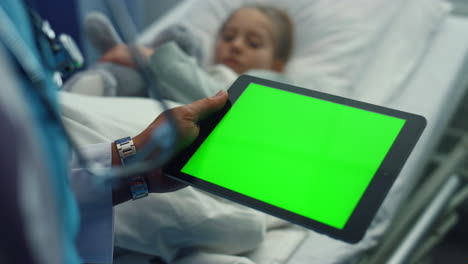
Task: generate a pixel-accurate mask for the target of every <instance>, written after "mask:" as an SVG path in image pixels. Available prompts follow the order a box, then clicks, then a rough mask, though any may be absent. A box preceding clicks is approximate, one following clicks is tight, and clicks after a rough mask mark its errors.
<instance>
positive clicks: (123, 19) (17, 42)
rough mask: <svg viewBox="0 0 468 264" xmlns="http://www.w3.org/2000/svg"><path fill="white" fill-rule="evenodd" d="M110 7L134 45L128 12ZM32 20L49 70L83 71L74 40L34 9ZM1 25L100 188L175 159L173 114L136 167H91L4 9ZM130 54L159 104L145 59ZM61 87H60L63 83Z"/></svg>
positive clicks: (2, 34) (138, 158)
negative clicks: (65, 124)
mask: <svg viewBox="0 0 468 264" xmlns="http://www.w3.org/2000/svg"><path fill="white" fill-rule="evenodd" d="M27 2H28V5H29V6H30V7H34V4H33V3H32V2H31V1H27ZM120 5H122V6H123V5H124V2H121V3H120ZM109 6H112V7H113V9H114V10H115V17H116V19H117V21H120V24H121V25H125V27H124V28H123V32H124V33H125V35H124V39H126V40H129V41H132V40H133V39H134V37H135V33H134V32H132V31H131V30H129V27H130V25H131V24H132V21H131V19H130V18H129V17H128V15H127V14H126V12H125V8H124V7H121V8H119V5H118V4H117V3H116V2H115V1H111V2H109ZM30 16H31V18H32V22H33V27H34V29H35V37H36V38H37V39H36V40H37V43H38V44H39V48H40V50H41V52H42V54H43V56H44V58H45V60H46V62H47V63H48V66H49V67H51V69H53V70H54V71H55V72H56V74H58V75H60V76H67V75H69V74H71V73H72V72H73V71H74V70H76V69H77V68H79V67H80V66H81V64H82V62H83V59H82V57H81V55H80V53H79V51H77V48H76V45H74V43H73V41H72V40H71V39H70V37H68V36H67V35H60V36H59V37H58V38H57V37H56V35H55V32H54V31H53V30H52V29H51V28H50V25H49V23H48V22H47V21H43V20H42V19H41V18H40V16H39V15H38V14H37V13H36V12H35V11H34V10H33V9H31V10H30ZM0 21H1V22H2V24H3V25H5V26H4V27H2V29H3V30H2V31H0V37H2V38H3V40H4V41H5V43H6V45H7V47H8V48H9V49H10V51H11V52H12V54H13V55H14V56H15V57H16V59H17V60H18V61H19V63H20V65H21V66H22V67H23V69H24V70H25V72H26V73H27V76H28V77H29V79H30V80H31V82H32V83H33V91H32V92H33V93H34V94H35V95H37V96H38V98H39V99H40V101H41V102H42V104H43V106H44V108H45V110H46V111H47V112H48V113H49V115H50V116H51V117H52V118H53V120H55V122H57V124H58V126H59V128H60V129H61V130H62V132H63V134H64V136H65V138H66V139H67V140H68V143H69V144H70V146H71V147H72V149H73V150H74V152H75V154H76V156H77V159H78V160H79V162H80V163H81V164H82V165H83V167H84V168H85V169H86V170H88V171H89V173H91V174H94V176H95V177H94V180H95V183H96V185H98V186H100V185H103V184H110V183H111V182H113V181H119V180H120V179H121V178H123V177H127V176H129V175H134V174H138V173H143V172H147V171H150V170H152V169H155V168H160V167H161V166H162V165H163V164H164V163H165V162H166V161H167V160H168V159H169V158H170V157H171V156H172V154H173V152H174V151H175V145H176V140H177V137H178V135H177V134H178V132H177V129H176V124H175V121H174V118H173V116H172V115H171V113H170V112H168V113H167V121H166V122H164V123H163V124H162V125H161V126H160V127H159V128H158V129H156V130H155V131H154V132H153V134H152V138H151V141H150V142H149V143H148V144H147V145H146V146H145V147H144V148H143V149H142V150H141V151H140V152H139V154H138V155H136V156H135V157H134V158H133V159H132V163H131V164H127V165H126V167H125V168H124V169H103V168H101V167H99V166H98V165H96V164H92V163H90V162H89V161H88V160H87V159H86V157H85V156H84V155H83V154H82V153H81V152H80V150H79V148H78V147H77V144H76V143H75V141H74V140H73V139H72V137H70V136H69V134H68V132H67V131H66V129H65V127H64V125H63V123H62V119H61V117H60V116H59V114H58V112H57V111H56V109H55V106H54V105H53V104H52V103H51V102H50V101H49V99H48V95H46V94H44V91H46V89H44V85H46V81H45V80H46V78H47V77H46V76H44V73H43V71H42V70H41V65H36V64H35V61H31V60H29V59H28V53H29V52H28V49H27V48H26V47H25V45H26V44H24V42H23V41H22V39H21V38H20V37H19V35H18V33H17V32H15V31H14V25H13V24H12V23H11V21H10V19H9V18H8V16H7V15H6V14H5V12H4V11H3V9H0ZM129 50H130V53H131V55H132V57H133V58H134V60H135V62H136V64H137V67H138V68H139V69H140V70H141V71H142V73H143V76H144V78H145V81H146V83H147V88H148V89H149V90H150V92H149V94H150V95H152V96H153V97H154V98H155V99H156V100H159V99H158V98H160V96H159V94H158V91H157V89H156V85H155V81H154V77H153V74H152V73H151V72H150V70H149V68H148V66H147V65H146V62H145V59H144V58H143V57H142V55H141V54H140V53H139V51H138V50H137V48H136V47H135V46H134V45H129ZM58 83H59V84H60V81H59V82H58ZM160 102H161V106H162V107H163V109H165V110H167V109H169V108H168V107H167V105H166V103H165V102H163V101H160ZM155 149H158V150H160V151H159V153H160V154H159V155H158V156H157V157H156V158H154V159H151V160H149V161H146V159H147V158H148V157H149V154H150V153H152V152H153V151H154V150H155Z"/></svg>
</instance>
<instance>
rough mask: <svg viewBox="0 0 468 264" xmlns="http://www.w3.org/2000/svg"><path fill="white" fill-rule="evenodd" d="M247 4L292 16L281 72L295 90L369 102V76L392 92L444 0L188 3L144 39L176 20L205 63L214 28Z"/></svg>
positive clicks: (431, 28)
mask: <svg viewBox="0 0 468 264" xmlns="http://www.w3.org/2000/svg"><path fill="white" fill-rule="evenodd" d="M247 3H262V4H267V5H273V6H278V7H280V8H284V9H285V10H286V11H287V12H288V13H289V15H290V17H291V18H292V19H293V23H294V26H295V47H294V50H293V56H292V57H291V60H290V62H289V64H288V66H287V69H286V75H287V77H289V78H290V79H291V80H293V81H294V82H295V83H296V84H297V85H300V86H303V87H307V88H311V89H317V90H322V91H325V92H329V93H334V94H338V95H344V96H348V97H354V98H359V97H363V98H368V99H370V101H372V100H373V99H375V98H376V97H377V96H368V97H364V96H363V94H365V92H366V90H367V89H372V90H374V92H375V90H376V89H378V83H377V84H376V82H375V81H376V79H375V78H372V76H380V80H381V81H382V82H386V80H391V82H390V83H389V84H388V85H387V86H388V87H387V86H386V87H385V89H384V90H387V89H394V88H397V87H398V86H399V85H400V84H401V83H402V82H403V80H404V79H405V77H403V76H407V75H408V74H409V73H410V72H411V71H412V69H414V66H415V65H416V62H417V61H418V59H419V58H420V57H421V55H422V52H423V51H424V48H423V47H424V46H425V45H426V44H427V42H428V40H429V39H430V36H431V33H432V32H433V31H434V29H435V28H437V27H438V26H439V25H440V21H441V18H442V17H444V16H445V15H446V13H447V11H448V9H447V8H446V6H447V5H446V4H445V2H444V0H413V1H406V0H392V1H388V0H339V1H337V0H290V1H285V0H186V1H185V2H184V3H183V4H182V5H181V6H180V7H178V8H176V9H175V11H173V12H171V13H170V14H168V15H167V16H166V17H165V18H164V19H162V21H158V23H157V24H155V26H153V27H152V28H151V29H150V30H148V31H146V32H145V33H144V34H143V36H142V40H143V42H149V41H148V40H150V39H151V38H154V37H156V35H157V32H158V31H159V30H161V29H163V28H164V27H165V26H166V25H167V24H171V23H175V22H177V23H181V24H183V25H185V26H187V27H188V28H189V30H190V31H192V32H193V33H194V34H195V35H196V36H198V37H200V38H201V40H202V45H203V47H202V48H203V51H204V54H205V56H204V65H208V64H210V63H211V61H212V54H213V53H214V43H215V39H216V35H217V33H218V30H219V27H220V26H221V25H222V23H223V22H224V20H225V19H226V18H227V17H228V16H229V14H230V13H231V12H232V11H233V10H235V9H236V8H238V7H240V6H242V5H244V4H247ZM411 18H414V21H412V20H411ZM162 25H163V26H162ZM395 48H398V49H395ZM382 59H387V60H388V61H383V60H382ZM390 69H398V71H392V70H390ZM369 75H372V76H370V77H369ZM376 85H377V86H376ZM376 87H377V88H376ZM377 91H379V90H377ZM383 94H387V93H383ZM384 97H385V95H384Z"/></svg>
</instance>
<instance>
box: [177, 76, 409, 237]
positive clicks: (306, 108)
mask: <svg viewBox="0 0 468 264" xmlns="http://www.w3.org/2000/svg"><path fill="white" fill-rule="evenodd" d="M404 123H405V120H403V119H399V118H395V117H391V116H387V115H383V114H378V113H374V112H370V111H366V110H361V109H358V108H354V107H350V106H345V105H341V104H337V103H333V102H329V101H325V100H321V99H316V98H312V97H308V96H304V95H300V94H296V93H292V92H288V91H283V90H279V89H275V88H270V87H266V86H262V85H259V84H255V83H250V84H249V86H248V87H247V88H246V89H245V91H244V92H243V93H242V95H241V96H240V97H239V98H238V99H237V101H236V102H235V103H234V105H233V106H232V108H231V109H230V110H229V111H228V112H227V114H226V115H225V116H224V117H223V119H222V120H221V121H220V122H219V124H218V125H217V126H216V128H215V129H214V130H213V131H212V132H211V134H210V135H209V136H208V137H207V138H206V140H205V141H204V142H203V143H202V145H201V146H200V147H199V149H198V150H197V151H196V152H195V153H194V155H193V156H192V157H191V158H190V159H189V161H188V162H187V163H186V164H185V166H184V167H183V168H182V170H181V171H182V172H183V173H186V174H189V175H192V176H195V177H197V178H200V179H202V180H205V181H208V182H211V183H213V184H216V185H219V186H222V187H224V188H227V189H230V190H233V191H235V192H238V193H241V194H243V195H246V196H250V197H252V198H255V199H258V200H261V201H263V202H266V203H269V204H272V205H274V206H277V207H280V208H283V209H285V210H288V211H291V212H294V213H296V214H299V215H303V216H305V217H308V218H311V219H313V220H315V221H318V222H321V223H324V224H327V225H330V226H332V227H335V228H338V229H342V228H343V227H344V226H345V224H346V222H347V220H348V219H349V217H350V216H351V214H352V212H353V210H354V208H355V207H356V205H357V204H358V202H359V199H360V198H361V196H362V195H363V194H364V191H365V190H366V188H367V186H368V184H369V183H370V181H371V179H372V177H373V176H374V174H375V173H376V171H377V169H378V168H379V166H380V164H381V163H382V161H383V159H384V157H385V155H386V154H387V152H388V151H389V149H390V147H391V146H392V143H393V142H394V140H395V139H396V137H397V135H398V133H399V132H400V130H401V129H402V127H403V125H404Z"/></svg>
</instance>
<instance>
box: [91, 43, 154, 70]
mask: <svg viewBox="0 0 468 264" xmlns="http://www.w3.org/2000/svg"><path fill="white" fill-rule="evenodd" d="M138 49H139V51H140V53H141V54H142V55H143V57H145V58H146V59H149V57H151V55H153V53H154V50H153V49H150V48H147V47H144V46H138ZM99 62H112V63H117V64H121V65H124V66H127V67H131V68H135V67H136V64H135V61H134V60H133V58H132V55H131V54H130V51H129V49H128V46H127V45H125V44H119V45H116V46H114V47H113V48H112V49H111V50H109V51H108V52H106V53H105V54H104V55H102V57H101V59H99Z"/></svg>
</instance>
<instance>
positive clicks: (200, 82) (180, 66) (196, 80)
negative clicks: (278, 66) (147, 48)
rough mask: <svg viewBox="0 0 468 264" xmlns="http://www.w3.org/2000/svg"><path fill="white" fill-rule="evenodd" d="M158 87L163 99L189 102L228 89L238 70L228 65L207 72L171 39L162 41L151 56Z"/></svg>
mask: <svg viewBox="0 0 468 264" xmlns="http://www.w3.org/2000/svg"><path fill="white" fill-rule="evenodd" d="M150 65H151V68H152V70H153V71H154V73H155V75H156V77H157V83H158V87H157V88H158V89H159V90H160V92H161V94H162V96H163V97H164V98H166V99H169V100H173V101H177V102H180V103H184V104H188V103H191V102H193V101H196V100H199V99H202V98H205V97H209V96H212V95H214V94H216V92H218V91H219V90H221V89H223V90H227V88H229V86H230V85H231V83H232V82H233V81H234V80H235V79H236V78H237V74H236V73H234V72H233V71H231V70H230V69H228V68H227V67H218V68H214V69H213V70H212V71H211V72H209V73H208V72H206V71H204V70H203V69H201V68H200V66H198V64H197V62H196V61H195V59H194V58H193V57H190V56H188V55H186V54H185V53H184V52H183V51H182V50H181V49H180V48H179V47H178V46H177V45H176V44H175V43H174V42H169V43H167V44H164V45H162V46H161V47H159V48H158V49H156V51H155V52H154V53H153V55H152V56H151V58H150Z"/></svg>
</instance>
